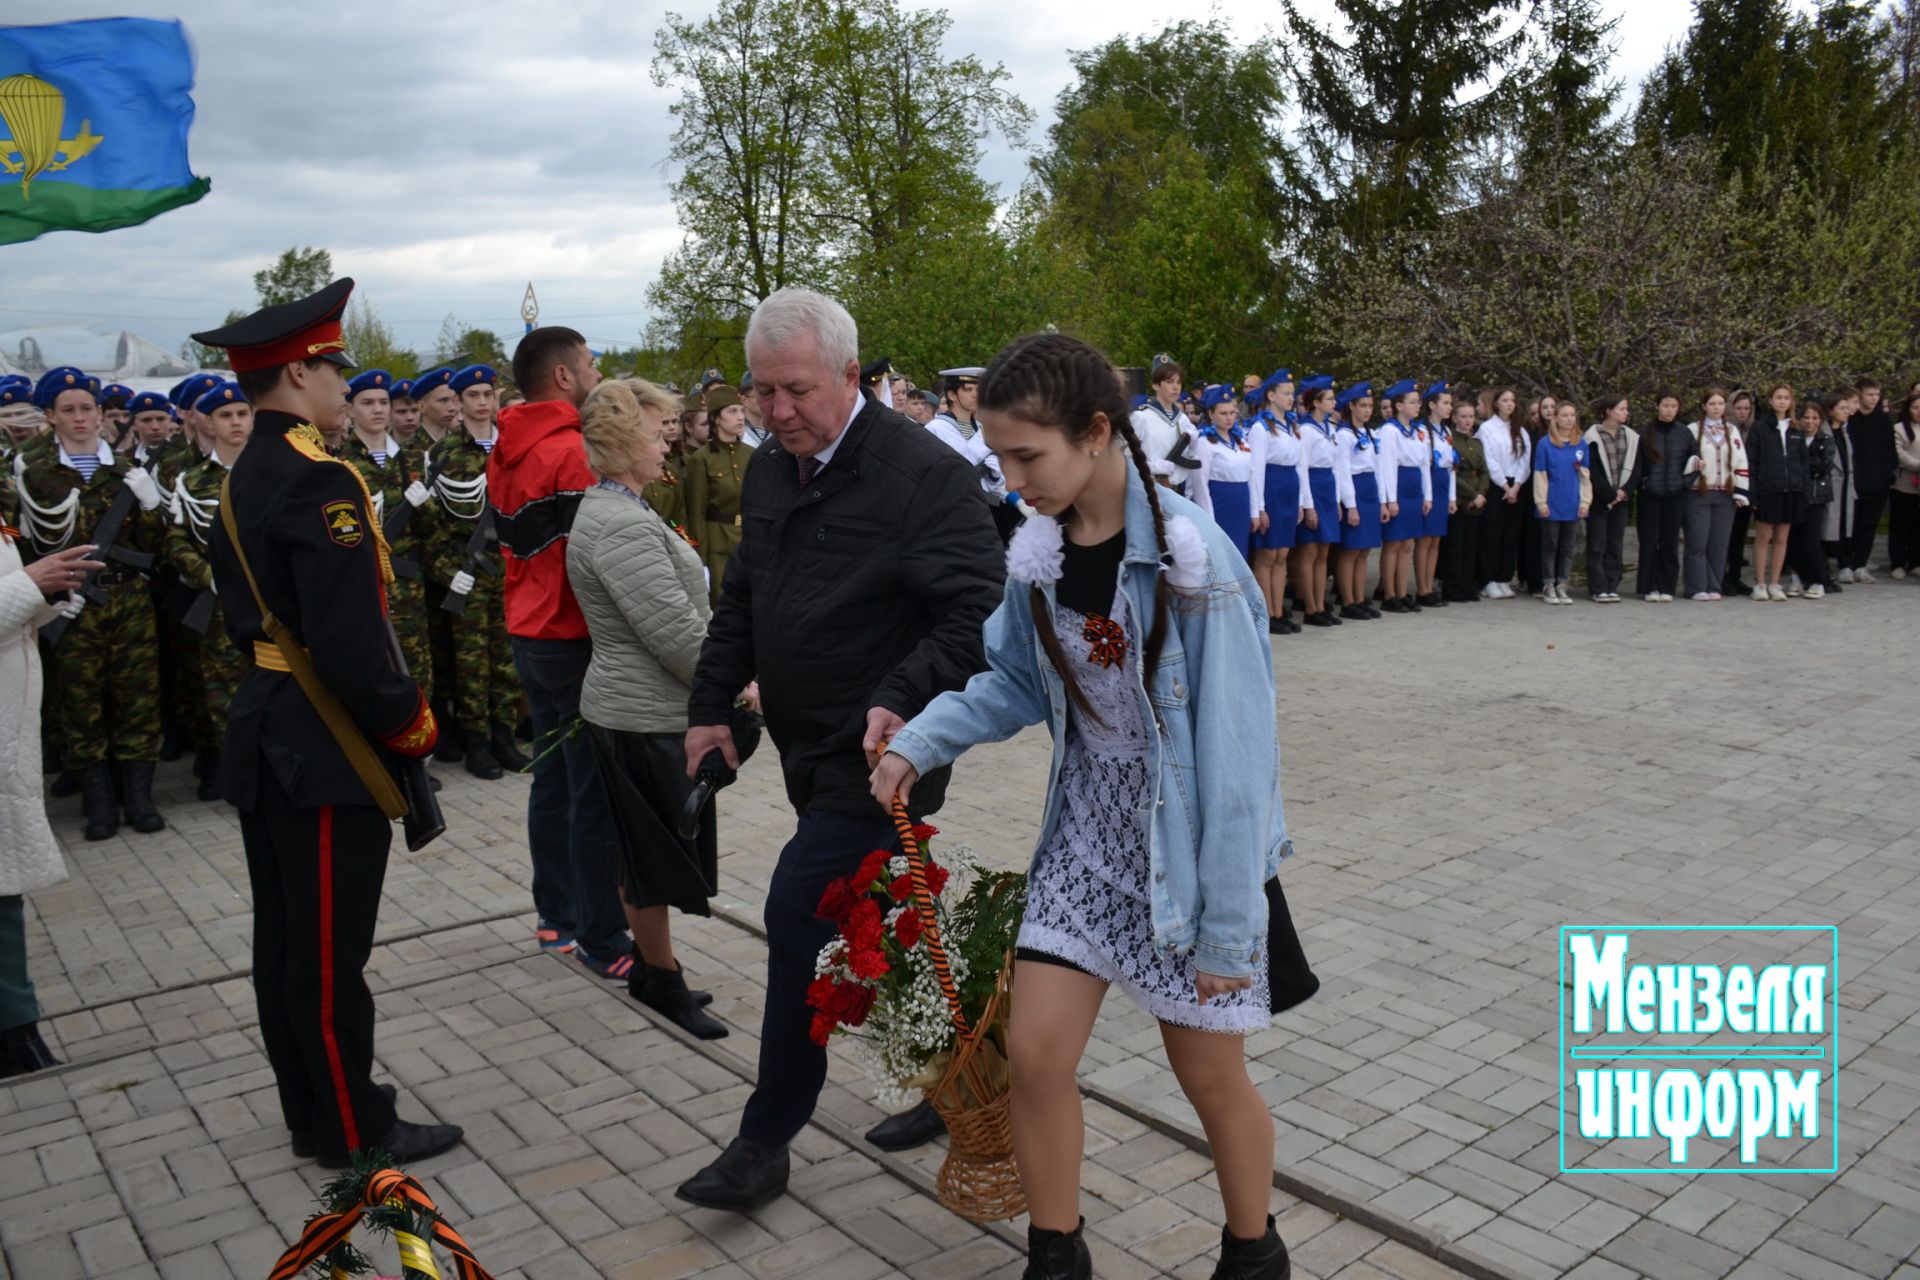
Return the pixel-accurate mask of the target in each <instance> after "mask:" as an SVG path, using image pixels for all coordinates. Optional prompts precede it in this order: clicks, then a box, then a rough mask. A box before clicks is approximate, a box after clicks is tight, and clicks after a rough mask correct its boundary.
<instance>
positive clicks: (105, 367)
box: [0, 325, 195, 391]
mask: <svg viewBox="0 0 1920 1280" xmlns="http://www.w3.org/2000/svg"><path fill="white" fill-rule="evenodd" d="M60 365H73V366H75V367H76V368H78V369H80V370H82V371H83V372H86V373H90V374H93V375H94V376H96V377H98V378H99V379H100V380H101V381H102V382H120V383H125V384H126V385H128V386H131V387H133V388H134V389H135V390H137V391H138V390H146V389H148V388H150V387H153V386H155V385H158V386H159V387H161V388H165V387H169V386H172V385H173V384H174V383H176V382H178V381H179V380H180V379H181V378H184V377H186V376H187V375H188V374H190V373H193V372H195V370H194V368H193V366H192V365H191V364H190V363H189V362H187V361H185V360H182V359H181V358H180V357H179V356H177V355H174V354H172V353H170V352H167V351H165V350H163V349H161V348H160V347H157V346H155V345H154V344H153V343H151V342H148V341H147V340H146V339H145V338H142V337H140V336H139V335H138V334H134V333H129V332H128V331H127V330H125V329H108V328H105V327H104V326H96V327H90V328H81V327H79V326H62V325H34V326H31V327H29V328H25V329H8V330H6V331H4V332H0V373H24V374H26V375H27V376H28V377H30V378H38V377H39V376H40V375H41V374H43V373H45V372H46V371H47V370H49V369H53V368H58V367H59V366H60Z"/></svg>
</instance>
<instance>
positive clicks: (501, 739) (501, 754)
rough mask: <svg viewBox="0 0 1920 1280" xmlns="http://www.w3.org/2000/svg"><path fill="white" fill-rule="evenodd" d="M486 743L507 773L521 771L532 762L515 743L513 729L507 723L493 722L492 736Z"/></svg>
mask: <svg viewBox="0 0 1920 1280" xmlns="http://www.w3.org/2000/svg"><path fill="white" fill-rule="evenodd" d="M487 745H488V746H490V747H492V748H493V758H494V759H495V760H498V761H499V762H500V767H501V768H503V769H505V770H506V771H507V772H509V773H520V772H523V771H524V770H525V769H526V767H527V766H528V765H530V764H532V763H533V761H532V760H531V759H529V758H528V757H527V755H526V754H525V753H524V752H522V751H521V750H520V748H519V747H518V746H517V745H515V743H514V741H513V729H512V728H511V727H509V726H507V725H504V724H495V725H494V726H493V736H492V737H491V739H489V741H488V743H487Z"/></svg>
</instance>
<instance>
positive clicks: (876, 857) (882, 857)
mask: <svg viewBox="0 0 1920 1280" xmlns="http://www.w3.org/2000/svg"><path fill="white" fill-rule="evenodd" d="M892 857H893V855H892V854H890V853H888V852H887V851H886V850H885V849H875V850H874V851H873V852H872V853H870V854H868V855H867V856H866V860H865V861H863V862H862V863H861V864H860V869H859V870H858V871H856V872H854V874H853V883H854V885H855V886H856V887H857V888H858V889H859V890H860V892H862V893H869V892H871V891H872V889H873V883H874V881H876V880H879V879H880V878H881V877H883V876H885V875H886V874H887V863H888V861H889V860H890V859H891V858H892Z"/></svg>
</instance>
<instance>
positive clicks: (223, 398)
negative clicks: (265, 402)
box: [193, 382, 247, 413]
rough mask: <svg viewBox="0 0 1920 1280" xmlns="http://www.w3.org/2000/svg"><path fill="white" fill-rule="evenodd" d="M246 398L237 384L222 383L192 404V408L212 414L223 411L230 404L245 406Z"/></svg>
mask: <svg viewBox="0 0 1920 1280" xmlns="http://www.w3.org/2000/svg"><path fill="white" fill-rule="evenodd" d="M246 402H247V397H246V396H245V395H244V394H242V393H241V391H240V384H239V383H237V382H222V383H220V384H219V385H218V386H216V387H214V389H213V390H211V391H209V392H207V394H205V395H203V396H201V397H200V398H199V399H198V400H196V401H194V402H193V407H194V408H195V409H197V410H199V411H200V412H201V413H212V412H213V411H214V410H215V409H224V408H226V407H227V406H228V405H230V404H245V403H246Z"/></svg>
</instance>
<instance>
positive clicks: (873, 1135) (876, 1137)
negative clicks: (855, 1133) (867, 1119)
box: [867, 1100, 947, 1151]
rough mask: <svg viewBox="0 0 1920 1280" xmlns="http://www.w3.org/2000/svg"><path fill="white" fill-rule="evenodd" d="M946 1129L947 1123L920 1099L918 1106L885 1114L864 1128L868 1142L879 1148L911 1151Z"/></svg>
mask: <svg viewBox="0 0 1920 1280" xmlns="http://www.w3.org/2000/svg"><path fill="white" fill-rule="evenodd" d="M946 1131H947V1122H946V1121H945V1120H942V1119H941V1118H940V1113H939V1112H938V1111H935V1110H934V1109H933V1104H932V1103H931V1102H927V1101H925V1100H922V1101H921V1103H920V1105H919V1106H916V1107H910V1108H908V1109H907V1110H905V1111H902V1112H901V1113H900V1114H899V1115H897V1116H888V1117H887V1118H886V1119H885V1120H882V1121H881V1122H880V1123H879V1124H877V1125H875V1126H873V1128H871V1129H869V1130H867V1141H868V1142H871V1143H872V1144H873V1145H874V1146H876V1147H878V1148H880V1149H881V1150H882V1151H911V1150H913V1149H914V1148H915V1147H924V1146H926V1145H927V1144H928V1143H929V1142H932V1141H933V1140H934V1139H935V1138H937V1137H939V1136H940V1135H941V1134H943V1133H945V1132H946Z"/></svg>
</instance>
